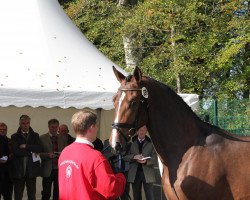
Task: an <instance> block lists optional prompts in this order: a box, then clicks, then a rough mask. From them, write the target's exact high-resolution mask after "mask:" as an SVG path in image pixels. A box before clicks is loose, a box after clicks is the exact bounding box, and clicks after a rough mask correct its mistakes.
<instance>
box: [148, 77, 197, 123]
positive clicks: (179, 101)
mask: <svg viewBox="0 0 250 200" xmlns="http://www.w3.org/2000/svg"><path fill="white" fill-rule="evenodd" d="M143 77H144V78H145V79H146V80H148V81H149V82H153V83H154V84H156V85H159V86H160V87H161V88H162V89H163V90H164V91H165V92H166V94H169V95H170V96H171V97H173V98H174V99H175V101H176V103H177V104H178V105H182V109H185V110H184V112H189V113H191V115H192V116H193V117H194V118H195V119H196V120H201V119H200V118H199V117H198V116H197V115H196V113H195V112H194V111H193V110H192V109H191V107H190V106H189V105H188V104H187V103H186V102H185V101H184V100H183V98H182V97H181V96H180V95H178V94H177V93H176V92H175V91H174V90H173V89H172V88H170V87H169V86H167V85H166V84H164V83H162V82H160V81H157V80H155V79H153V78H151V77H148V76H143Z"/></svg>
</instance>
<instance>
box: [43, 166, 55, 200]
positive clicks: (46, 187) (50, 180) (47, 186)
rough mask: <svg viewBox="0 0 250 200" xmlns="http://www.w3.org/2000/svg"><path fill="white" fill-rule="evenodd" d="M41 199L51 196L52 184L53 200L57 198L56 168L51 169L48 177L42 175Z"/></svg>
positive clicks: (45, 199) (46, 199)
mask: <svg viewBox="0 0 250 200" xmlns="http://www.w3.org/2000/svg"><path fill="white" fill-rule="evenodd" d="M42 184H43V191H42V200H49V199H50V196H51V187H52V184H53V200H58V199H59V189H58V169H53V170H52V171H51V174H50V176H49V177H43V181H42Z"/></svg>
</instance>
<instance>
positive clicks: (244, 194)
mask: <svg viewBox="0 0 250 200" xmlns="http://www.w3.org/2000/svg"><path fill="white" fill-rule="evenodd" d="M113 71H114V74H115V76H116V78H117V80H118V81H119V82H120V88H119V90H118V92H117V93H116V95H115V96H114V98H113V102H114V107H115V119H114V123H113V124H112V132H111V135H110V138H109V142H110V145H111V147H112V148H113V150H114V151H121V150H122V149H123V150H124V149H126V144H127V142H128V141H129V140H130V138H131V137H132V136H133V135H134V134H135V133H136V130H138V129H139V128H140V127H141V126H143V125H146V126H147V128H148V131H149V135H150V137H151V139H152V142H153V144H154V147H155V150H156V152H157V154H158V156H159V158H160V159H161V161H162V163H163V175H162V187H163V191H164V193H165V196H166V197H167V199H168V200H196V199H197V200H231V199H237V200H240V199H241V200H243V199H244V200H246V199H250V143H249V141H250V137H240V136H234V135H233V134H230V133H229V132H227V131H225V130H222V129H220V128H219V127H216V126H213V125H211V124H209V123H206V122H203V121H202V120H201V119H200V118H199V117H198V116H197V115H196V114H195V113H194V112H193V111H192V110H191V108H190V107H189V106H188V105H187V104H186V103H185V102H184V101H183V99H182V98H181V97H180V96H179V95H177V94H176V93H175V92H174V91H173V90H172V89H170V87H168V86H166V85H165V84H163V83H161V82H158V81H156V80H154V79H152V78H149V77H146V76H142V72H141V70H140V69H139V68H138V67H136V68H135V70H134V72H133V74H131V75H128V76H124V75H123V74H122V73H121V72H119V71H118V70H117V69H116V68H115V67H113Z"/></svg>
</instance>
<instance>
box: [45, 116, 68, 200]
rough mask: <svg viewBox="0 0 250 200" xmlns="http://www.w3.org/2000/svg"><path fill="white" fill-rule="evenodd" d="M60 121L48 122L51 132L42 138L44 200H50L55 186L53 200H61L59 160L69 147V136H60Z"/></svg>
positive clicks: (52, 120)
mask: <svg viewBox="0 0 250 200" xmlns="http://www.w3.org/2000/svg"><path fill="white" fill-rule="evenodd" d="M58 127H59V121H58V120H57V119H51V120H49V121H48V129H49V132H48V133H45V134H43V135H41V136H40V140H41V143H42V146H43V152H42V153H41V154H40V155H41V158H42V177H43V181H42V185H43V191H42V200H49V199H50V196H51V187H52V184H53V200H58V199H59V192H58V158H59V155H60V153H61V152H62V150H63V149H64V147H66V146H67V145H68V137H67V134H58V133H57V131H58Z"/></svg>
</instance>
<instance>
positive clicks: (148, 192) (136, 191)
mask: <svg viewBox="0 0 250 200" xmlns="http://www.w3.org/2000/svg"><path fill="white" fill-rule="evenodd" d="M142 184H143V188H144V191H145V196H146V200H154V194H153V184H152V183H146V180H145V176H144V173H143V171H137V173H136V177H135V181H134V183H132V188H133V196H134V200H142V194H141V190H142Z"/></svg>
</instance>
